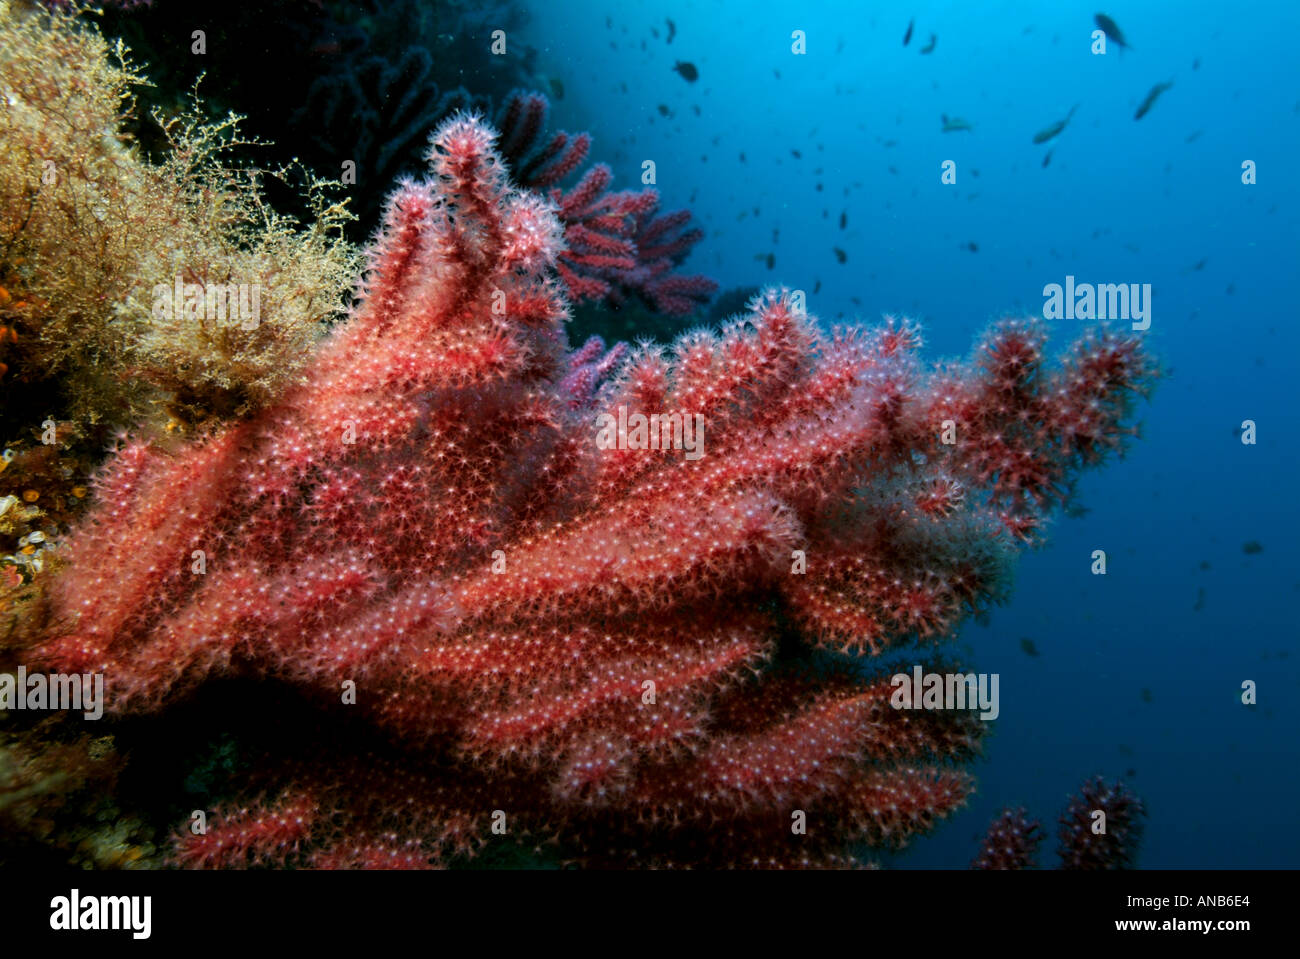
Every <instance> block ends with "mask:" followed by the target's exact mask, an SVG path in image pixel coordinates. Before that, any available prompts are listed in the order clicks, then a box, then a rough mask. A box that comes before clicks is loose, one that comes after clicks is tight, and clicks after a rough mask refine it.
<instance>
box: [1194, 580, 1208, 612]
mask: <svg viewBox="0 0 1300 959" xmlns="http://www.w3.org/2000/svg"><path fill="white" fill-rule="evenodd" d="M1204 608H1205V587H1204V586H1198V587H1197V588H1196V603H1195V604H1194V605H1193V606H1192V612H1194V613H1199V612H1200V611H1201V610H1203V609H1204Z"/></svg>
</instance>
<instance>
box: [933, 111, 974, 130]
mask: <svg viewBox="0 0 1300 959" xmlns="http://www.w3.org/2000/svg"><path fill="white" fill-rule="evenodd" d="M939 119H940V120H942V121H943V132H944V133H960V132H961V131H962V130H972V131H973V130H974V129H975V127H974V126H972V125H971V124H970V123H969V122H968V121H966V120H963V119H962V118H961V117H950V116H948V114H946V113H941V114H939Z"/></svg>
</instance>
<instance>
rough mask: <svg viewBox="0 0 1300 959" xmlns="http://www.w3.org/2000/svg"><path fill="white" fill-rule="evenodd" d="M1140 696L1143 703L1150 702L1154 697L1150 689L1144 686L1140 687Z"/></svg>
mask: <svg viewBox="0 0 1300 959" xmlns="http://www.w3.org/2000/svg"><path fill="white" fill-rule="evenodd" d="M1141 696H1142V702H1144V703H1150V702H1154V701H1155V697H1154V696H1153V695H1152V694H1151V690H1149V689H1147V688H1146V687H1145V686H1143V687H1142V693H1141Z"/></svg>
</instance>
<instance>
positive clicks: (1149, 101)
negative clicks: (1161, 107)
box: [1133, 80, 1174, 120]
mask: <svg viewBox="0 0 1300 959" xmlns="http://www.w3.org/2000/svg"><path fill="white" fill-rule="evenodd" d="M1173 85H1174V81H1173V80H1170V81H1169V82H1168V83H1157V84H1156V85H1155V86H1153V87H1152V88H1151V92H1150V93H1148V94H1147V98H1146V99H1145V100H1143V101H1142V105H1141V106H1140V107H1138V108H1137V113H1135V114H1133V119H1134V120H1141V119H1142V118H1143V117H1144V116H1146V115H1147V111H1148V110H1150V109H1151V108H1152V107H1153V106H1155V104H1156V98H1157V97H1159V96H1160V94H1162V93H1164V92H1165V91H1166V90H1168V89H1169V88H1170V87H1172V86H1173Z"/></svg>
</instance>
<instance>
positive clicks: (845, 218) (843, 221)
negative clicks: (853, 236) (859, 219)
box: [840, 213, 849, 230]
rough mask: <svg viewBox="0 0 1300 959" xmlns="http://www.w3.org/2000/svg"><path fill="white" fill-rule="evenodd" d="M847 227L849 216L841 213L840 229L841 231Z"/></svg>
mask: <svg viewBox="0 0 1300 959" xmlns="http://www.w3.org/2000/svg"><path fill="white" fill-rule="evenodd" d="M848 225H849V215H848V214H847V213H841V214H840V229H841V230H842V229H844V228H845V227H846V226H848Z"/></svg>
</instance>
